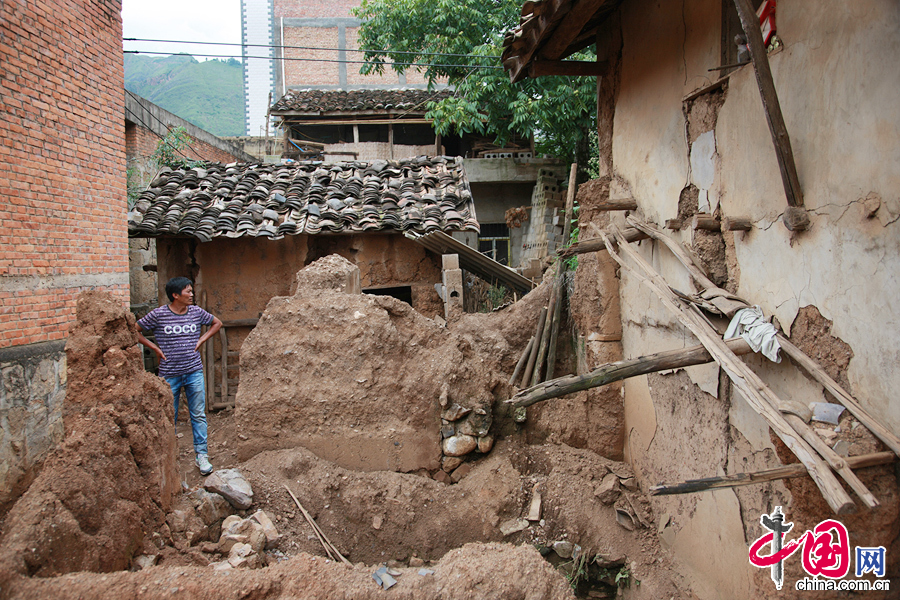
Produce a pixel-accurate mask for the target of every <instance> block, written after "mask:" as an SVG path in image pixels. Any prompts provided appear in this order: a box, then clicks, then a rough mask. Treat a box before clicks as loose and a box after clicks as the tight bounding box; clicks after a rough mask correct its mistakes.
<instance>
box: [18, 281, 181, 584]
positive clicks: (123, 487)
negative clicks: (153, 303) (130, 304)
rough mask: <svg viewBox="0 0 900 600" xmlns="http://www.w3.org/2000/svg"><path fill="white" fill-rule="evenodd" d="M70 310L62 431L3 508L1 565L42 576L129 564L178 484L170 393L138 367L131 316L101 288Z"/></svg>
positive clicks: (163, 512)
mask: <svg viewBox="0 0 900 600" xmlns="http://www.w3.org/2000/svg"><path fill="white" fill-rule="evenodd" d="M76 310H77V319H78V320H77V323H76V324H75V325H74V326H73V327H72V330H71V331H70V337H69V341H68V343H67V345H66V359H67V363H68V371H69V375H68V387H67V391H66V399H65V404H64V413H65V415H64V419H65V429H66V437H65V440H64V441H63V443H62V444H60V446H59V447H58V448H57V450H56V451H54V453H52V454H51V455H50V457H48V459H47V461H46V462H45V464H44V467H43V470H42V471H41V473H40V475H39V476H38V477H37V479H36V480H35V481H34V483H33V484H32V485H31V487H30V488H29V489H28V490H27V491H26V492H25V494H23V496H22V497H21V498H20V499H19V500H18V501H17V502H16V504H15V505H14V506H13V507H12V509H11V510H10V511H9V513H8V514H7V516H6V519H5V522H4V527H3V537H2V551H0V565H2V567H3V569H4V570H9V571H14V572H17V573H21V574H27V575H37V576H41V577H47V576H52V575H58V574H61V573H68V572H72V571H83V570H90V571H113V570H116V569H124V568H127V567H128V566H129V565H130V563H131V556H132V554H133V553H134V552H135V550H137V549H138V548H139V547H140V545H141V542H142V540H143V537H144V532H145V531H152V530H153V529H154V528H156V527H157V526H158V525H159V524H160V523H161V522H162V520H163V519H164V517H165V513H166V512H167V511H168V510H169V508H170V506H171V504H172V499H173V497H174V495H175V492H176V491H177V489H178V479H177V471H176V468H175V467H176V465H175V431H174V427H173V425H172V420H173V414H172V411H173V407H172V393H171V391H170V390H169V389H168V387H167V386H166V385H165V383H164V382H163V381H162V380H160V379H159V378H157V377H154V376H153V375H151V374H149V373H146V372H144V370H143V366H142V363H141V354H140V350H139V349H138V347H137V345H136V344H137V336H136V334H135V333H134V317H133V316H132V315H131V314H130V313H127V312H126V311H125V310H124V309H123V308H122V307H121V304H120V303H119V302H118V301H116V300H115V299H114V298H113V297H112V296H111V295H109V294H106V293H101V292H87V293H84V294H82V295H81V296H80V297H79V298H78V301H77V305H76ZM3 587H4V591H5V587H6V586H3Z"/></svg>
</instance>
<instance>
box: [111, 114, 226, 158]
mask: <svg viewBox="0 0 900 600" xmlns="http://www.w3.org/2000/svg"><path fill="white" fill-rule="evenodd" d="M160 139H161V138H160V137H159V136H158V135H157V134H156V133H155V132H153V131H151V130H149V129H147V128H146V127H144V126H143V125H136V124H134V123H131V122H128V123H126V125H125V156H126V157H127V159H128V160H129V161H131V160H133V159H135V158H149V157H150V156H152V155H153V153H154V152H156V147H157V145H158V144H159V141H160ZM181 153H182V154H183V155H184V157H185V158H189V159H191V160H205V161H210V162H221V163H231V162H244V158H242V157H240V156H235V155H234V154H231V153H230V152H226V151H225V150H222V149H220V148H217V147H215V146H213V145H211V144H207V143H206V142H204V141H202V140H198V139H196V138H194V137H191V138H190V140H189V141H188V146H187V147H185V148H183V149H182V150H181Z"/></svg>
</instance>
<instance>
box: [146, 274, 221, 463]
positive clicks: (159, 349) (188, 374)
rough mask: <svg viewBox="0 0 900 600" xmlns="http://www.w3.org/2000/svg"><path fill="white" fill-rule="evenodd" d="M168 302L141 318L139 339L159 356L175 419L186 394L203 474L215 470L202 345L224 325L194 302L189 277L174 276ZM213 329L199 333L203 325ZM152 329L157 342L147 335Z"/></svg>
mask: <svg viewBox="0 0 900 600" xmlns="http://www.w3.org/2000/svg"><path fill="white" fill-rule="evenodd" d="M166 296H168V297H169V304H166V305H163V306H160V307H159V308H155V309H153V310H152V311H150V312H149V313H147V315H145V316H144V317H143V318H141V319H139V320H138V322H137V325H138V341H139V342H140V343H142V344H143V345H145V346H147V347H148V348H150V349H151V350H153V352H155V353H156V356H157V357H158V358H159V375H160V377H163V378H164V379H165V380H166V383H168V384H169V387H171V388H172V395H173V396H174V397H175V422H176V423H178V400H179V398H180V396H181V390H182V389H184V392H185V395H186V396H187V402H188V412H189V414H190V415H191V430H192V431H193V434H194V452H195V453H196V455H197V459H196V461H197V468H198V469H200V473H201V474H202V475H209V474H210V473H212V470H213V467H212V465H211V464H210V462H209V453H208V450H207V445H206V411H205V406H206V390H205V386H204V383H203V363H202V362H201V360H200V347H201V346H203V344H204V343H205V342H206V340H208V339H209V338H211V337H212V336H213V335H215V333H216V332H217V331H218V330H219V328H220V327H222V321H220V320H219V319H218V318H216V317H214V316H212V315H211V314H209V313H208V312H206V311H205V310H203V309H202V308H200V307H199V306H195V305H194V288H193V284H192V283H191V280H190V279H188V278H187V277H175V278H174V279H170V280H169V282H168V283H166ZM201 325H210V328H209V329H208V330H207V331H206V333H204V334H203V335H200V326H201ZM144 331H147V332H152V333H153V335H154V337H155V338H156V344H154V343H153V342H151V341H150V340H148V339H147V338H145V337H144Z"/></svg>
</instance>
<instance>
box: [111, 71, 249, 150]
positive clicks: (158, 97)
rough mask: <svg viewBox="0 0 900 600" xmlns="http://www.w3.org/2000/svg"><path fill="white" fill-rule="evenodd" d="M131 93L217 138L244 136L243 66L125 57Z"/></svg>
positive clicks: (126, 86) (126, 73) (127, 84)
mask: <svg viewBox="0 0 900 600" xmlns="http://www.w3.org/2000/svg"><path fill="white" fill-rule="evenodd" d="M125 89H127V90H128V91H130V92H134V93H135V94H137V95H139V96H142V97H144V98H146V99H147V100H149V101H150V102H153V103H154V104H156V105H157V106H160V107H162V108H164V109H166V110H167V111H169V112H170V113H173V114H176V115H178V116H179V117H181V118H182V119H184V120H185V121H189V122H190V123H193V124H194V125H196V126H197V127H200V128H201V129H205V130H206V131H208V132H210V133H212V134H214V135H217V136H232V135H244V131H245V129H244V79H243V69H242V68H241V63H240V61H237V60H235V59H233V58H231V59H228V60H218V59H213V60H208V61H206V62H198V61H197V60H196V59H195V58H194V57H192V56H190V55H188V54H173V55H172V56H164V57H151V56H141V55H138V54H126V55H125Z"/></svg>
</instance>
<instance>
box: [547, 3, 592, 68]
mask: <svg viewBox="0 0 900 600" xmlns="http://www.w3.org/2000/svg"><path fill="white" fill-rule="evenodd" d="M606 2H607V0H581V1H580V2H578V1H576V0H573V5H572V8H571V10H569V12H568V14H566V16H565V17H563V19H562V21H561V22H560V24H559V25H558V26H557V27H556V29H555V30H554V32H553V35H551V36H550V39H549V40H547V43H546V44H544V47H543V48H542V49H541V52H540V55H541V57H543V58H546V59H548V60H558V59H560V58H562V56H563V55H564V54H565V53H566V49H567V48H568V47H569V45H570V44H571V43H572V42H573V41H575V39H576V38H577V37H578V35H579V34H580V33H581V31H582V29H583V28H584V26H585V25H586V24H587V22H588V21H590V19H591V17H593V16H594V14H595V13H596V12H597V11H598V10H600V8H601V7H602V6H603V5H604V4H606Z"/></svg>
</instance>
